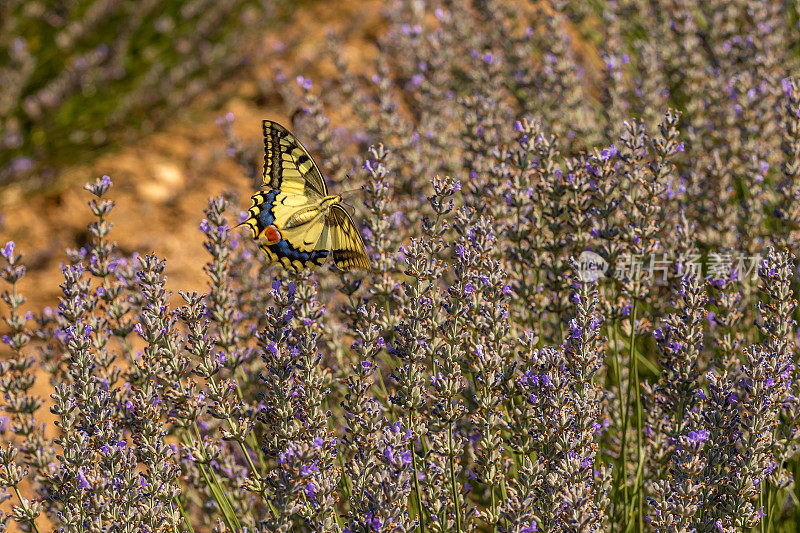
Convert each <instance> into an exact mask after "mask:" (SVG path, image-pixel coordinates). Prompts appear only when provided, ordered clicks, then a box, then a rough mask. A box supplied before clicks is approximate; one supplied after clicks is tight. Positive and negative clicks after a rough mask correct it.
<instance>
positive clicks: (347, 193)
mask: <svg viewBox="0 0 800 533" xmlns="http://www.w3.org/2000/svg"><path fill="white" fill-rule="evenodd" d="M345 177H346V178H347V181H352V178H350V174H345ZM362 190H363V189H362V188H361V187H356V188H355V189H348V190H346V191H343V192H342V193H341V194H340V196H345V195H350V194H353V193H354V192H360V191H362Z"/></svg>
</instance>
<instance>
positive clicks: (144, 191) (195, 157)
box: [0, 0, 384, 531]
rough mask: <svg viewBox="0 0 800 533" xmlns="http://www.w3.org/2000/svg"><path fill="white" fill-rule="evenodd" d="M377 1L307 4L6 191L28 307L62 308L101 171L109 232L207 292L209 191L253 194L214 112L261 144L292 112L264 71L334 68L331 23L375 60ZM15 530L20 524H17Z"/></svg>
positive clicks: (353, 56) (245, 203)
mask: <svg viewBox="0 0 800 533" xmlns="http://www.w3.org/2000/svg"><path fill="white" fill-rule="evenodd" d="M382 5H384V4H383V2H380V1H376V0H359V1H358V2H314V3H304V4H302V5H301V6H300V7H299V8H298V9H297V10H296V11H294V12H293V13H292V14H291V16H290V18H289V21H288V22H287V23H285V24H282V25H281V27H280V28H270V29H269V30H265V32H264V34H263V35H261V36H257V38H258V42H256V43H254V44H253V47H252V50H251V55H250V57H251V58H252V61H251V64H250V65H248V66H247V67H246V68H244V69H242V71H241V72H240V73H238V74H237V75H235V76H233V77H232V78H231V79H229V80H226V81H225V82H224V83H222V84H220V85H219V86H217V87H214V88H213V89H211V90H210V91H209V92H208V93H207V94H204V95H202V96H200V97H198V98H197V99H195V100H194V101H193V102H192V103H191V104H190V105H189V106H187V107H186V108H184V109H181V110H178V111H177V112H175V113H174V114H173V116H172V118H171V120H170V121H169V122H168V123H167V124H165V125H164V127H163V128H162V129H161V130H160V131H156V132H154V133H152V134H149V135H146V136H143V137H140V138H139V140H138V141H136V142H135V143H133V144H130V145H128V146H122V147H117V148H115V149H114V150H112V151H109V152H106V153H104V154H103V155H101V156H99V157H97V158H96V159H95V160H94V161H92V162H91V163H89V164H85V165H81V166H74V167H70V168H62V169H58V170H57V172H56V176H55V178H54V179H53V180H51V181H50V182H49V184H48V185H47V187H46V188H40V189H35V190H31V188H30V187H28V186H27V184H25V183H12V184H10V185H7V186H5V187H3V188H0V214H1V215H2V219H3V222H2V225H1V226H0V245H2V244H3V243H5V242H6V241H9V240H13V241H15V243H16V250H17V251H18V252H21V253H22V255H23V258H22V262H23V263H24V264H25V265H26V266H27V268H28V272H27V275H26V276H25V277H24V278H23V280H22V281H21V282H20V284H19V285H18V290H19V291H20V292H21V293H22V294H23V295H24V296H25V297H26V298H27V302H26V304H25V305H24V306H23V312H24V311H26V310H33V311H39V310H41V309H42V308H44V307H45V306H51V307H54V308H55V307H56V306H57V305H58V297H59V295H60V289H59V283H61V281H62V280H63V278H62V275H61V270H60V265H61V263H62V262H65V261H66V259H67V256H66V253H65V251H64V250H65V248H79V247H81V246H82V245H84V244H85V243H86V242H87V240H88V238H89V234H88V231H87V229H86V228H87V224H89V223H90V222H91V221H92V220H93V217H92V215H91V213H90V212H89V209H88V207H87V202H88V201H89V199H90V194H89V193H88V191H86V190H85V189H84V188H83V185H84V184H85V183H87V182H90V181H94V180H95V179H97V178H99V177H101V176H102V175H104V174H107V175H109V176H110V177H111V179H112V181H113V187H112V188H111V190H110V192H109V194H108V197H109V198H111V199H113V200H114V201H116V204H117V205H116V207H115V209H114V211H113V212H112V214H111V217H110V220H111V221H112V222H113V223H114V226H113V229H112V234H111V238H112V240H114V241H116V242H117V243H118V246H119V249H120V251H121V252H123V253H131V252H133V251H138V252H141V253H147V252H155V253H157V254H158V255H159V256H160V257H162V258H166V259H167V275H168V288H169V289H170V290H172V291H174V292H175V293H177V291H178V290H198V291H203V290H204V286H205V284H206V277H205V274H204V273H203V271H202V267H203V264H204V263H205V262H206V261H207V260H208V256H207V253H206V251H205V250H204V249H203V246H202V234H201V232H200V231H199V230H198V225H199V223H200V221H201V219H202V218H203V212H202V211H203V208H204V207H206V206H207V200H208V198H209V197H211V196H215V195H219V194H221V193H222V192H225V191H231V190H233V191H237V192H238V193H239V197H240V199H241V200H240V203H241V204H242V205H241V209H246V208H247V207H249V196H250V195H251V194H252V192H253V191H252V187H253V184H252V183H251V182H250V180H249V178H248V177H247V176H245V175H244V172H243V171H242V169H241V167H239V166H238V165H237V164H236V162H235V161H234V160H233V159H232V158H230V157H229V156H228V155H226V154H225V139H224V137H223V135H222V132H221V130H220V128H219V127H218V126H217V125H216V124H215V119H216V118H217V117H220V116H224V115H225V114H226V113H227V112H233V113H234V115H235V117H236V120H235V122H234V131H235V134H236V136H237V137H238V138H239V139H241V140H242V142H244V143H246V144H249V145H252V146H256V145H259V146H260V145H261V142H262V141H261V120H262V119H263V118H270V119H273V120H276V121H279V122H283V123H288V119H289V117H288V116H287V114H286V110H285V109H284V107H283V106H282V102H281V99H280V97H279V96H278V95H275V97H274V98H273V97H268V98H266V99H264V100H266V103H265V104H264V105H263V106H258V105H256V104H255V103H254V102H255V100H256V98H254V96H255V95H256V93H257V91H258V90H257V79H259V78H261V79H272V78H274V76H275V69H276V68H281V69H282V70H283V71H284V72H286V73H287V75H290V77H289V79H290V80H293V78H294V75H296V74H301V73H302V74H304V75H307V76H311V77H312V78H314V77H318V78H319V77H324V76H330V75H331V74H332V72H331V70H332V69H333V65H331V64H330V60H328V59H322V57H323V54H322V50H323V48H324V46H325V39H326V36H325V34H326V31H328V30H333V31H335V32H336V33H337V34H339V35H341V38H342V50H341V53H342V54H344V55H345V57H346V59H347V60H348V62H349V63H350V64H352V65H354V66H356V68H358V66H362V67H363V66H366V65H368V64H369V63H370V60H371V59H374V57H375V56H376V55H377V48H376V46H375V37H376V35H377V34H378V33H379V31H380V29H381V26H382V24H383V20H382V17H381V6H382ZM292 83H293V81H292ZM238 212H239V210H238V209H235V210H234V211H233V213H235V214H238ZM2 290H5V288H3V289H2ZM176 303H177V302H176ZM5 312H6V310H3V311H2V313H5ZM2 332H3V333H4V331H2ZM7 354H8V351H7V347H5V346H2V347H0V357H5V356H7ZM32 392H33V394H35V395H38V396H39V397H40V398H43V399H45V400H47V399H48V398H49V395H50V394H51V393H52V389H51V387H50V385H49V383H48V382H47V378H46V377H45V376H44V375H41V376H40V377H39V379H38V380H37V383H36V384H35V385H34V388H33V391H32ZM46 406H47V403H45V407H43V408H41V409H40V410H39V412H38V413H37V419H38V420H39V421H40V422H44V423H47V424H48V426H49V428H48V433H49V434H52V433H51V432H52V430H53V427H52V421H53V416H52V415H51V414H50V413H49V412H48V409H47V407H46ZM24 488H25V487H23V490H24ZM12 503H17V502H16V500H14V501H13V502H12ZM7 506H8V503H6V504H5V505H4V508H5V510H6V511H7V512H8V511H10V509H9V508H7ZM37 522H38V524H39V527H40V529H41V531H49V530H50V525H49V524H48V523H46V520H44V517H40V519H39V520H38V521H37ZM11 529H12V531H13V530H15V524H13V523H12V524H11Z"/></svg>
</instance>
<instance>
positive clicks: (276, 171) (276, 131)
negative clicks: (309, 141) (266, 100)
mask: <svg viewBox="0 0 800 533" xmlns="http://www.w3.org/2000/svg"><path fill="white" fill-rule="evenodd" d="M262 128H263V130H264V181H263V185H264V186H266V187H269V188H270V189H274V190H281V191H283V192H285V193H288V194H301V195H305V196H308V197H311V198H318V197H322V196H326V195H327V194H328V189H327V187H326V186H325V180H323V179H322V173H320V171H319V168H318V167H317V165H316V164H315V163H314V159H313V158H312V157H311V154H309V153H308V150H306V149H305V147H304V146H303V145H302V144H301V143H300V141H298V140H297V138H296V137H295V136H294V135H292V134H291V133H290V132H289V130H287V129H286V128H284V127H283V126H281V125H280V124H278V123H276V122H272V121H271V120H264V121H263V122H262Z"/></svg>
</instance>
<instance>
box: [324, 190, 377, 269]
mask: <svg viewBox="0 0 800 533" xmlns="http://www.w3.org/2000/svg"><path fill="white" fill-rule="evenodd" d="M325 222H326V225H327V226H328V229H329V231H330V241H331V243H330V246H331V254H332V255H333V262H334V263H335V264H336V266H337V267H339V268H340V269H342V270H350V269H351V268H363V269H365V270H369V269H370V264H369V257H368V256H367V250H366V248H365V247H364V240H363V239H362V238H361V234H360V233H359V232H358V228H356V225H355V224H354V223H353V219H352V218H350V215H349V214H348V213H347V211H345V210H344V209H343V208H342V207H341V206H339V205H334V206H332V207H331V210H330V212H329V213H328V218H327V219H326V221H325Z"/></svg>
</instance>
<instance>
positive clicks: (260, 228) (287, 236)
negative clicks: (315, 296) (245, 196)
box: [242, 191, 329, 272]
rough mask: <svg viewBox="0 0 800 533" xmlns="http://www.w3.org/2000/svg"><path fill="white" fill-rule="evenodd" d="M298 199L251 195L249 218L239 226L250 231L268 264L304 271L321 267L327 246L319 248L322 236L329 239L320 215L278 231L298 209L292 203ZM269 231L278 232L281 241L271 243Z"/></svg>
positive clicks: (282, 195)
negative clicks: (270, 229) (304, 222)
mask: <svg viewBox="0 0 800 533" xmlns="http://www.w3.org/2000/svg"><path fill="white" fill-rule="evenodd" d="M300 200H302V197H300V196H298V195H286V193H283V192H282V191H267V192H258V193H256V194H255V195H253V205H252V206H251V207H250V209H249V210H248V214H249V216H248V218H247V219H246V220H245V221H244V222H243V223H242V224H244V225H247V226H248V227H249V228H250V230H251V231H252V232H253V238H255V239H257V240H258V241H259V247H260V248H261V249H262V250H263V251H264V253H265V254H267V257H268V258H269V260H270V262H272V263H279V264H281V265H282V266H283V267H284V268H287V269H292V270H295V271H298V272H299V271H300V270H303V269H304V268H309V267H313V266H320V265H322V264H323V263H324V262H325V259H326V258H327V257H328V253H329V247H325V248H321V247H320V246H319V243H320V240H321V239H323V237H324V238H325V239H326V240H328V239H327V234H328V232H327V228H326V227H325V224H324V223H322V221H321V220H320V219H321V217H322V215H319V217H318V218H317V219H312V220H310V221H309V222H308V223H306V224H302V225H300V226H296V227H293V228H289V229H282V230H280V229H278V228H281V227H283V226H282V225H283V223H285V221H286V220H287V219H288V218H289V217H290V216H291V215H292V214H293V213H294V212H296V211H297V209H298V207H297V206H296V205H292V204H293V203H294V204H296V203H297V202H299V201H300ZM287 201H289V202H288V203H287ZM269 228H274V229H275V230H276V231H278V232H279V233H278V235H279V236H280V239H279V240H278V241H277V242H270V240H269V238H268V234H269ZM323 234H324V235H323Z"/></svg>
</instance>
